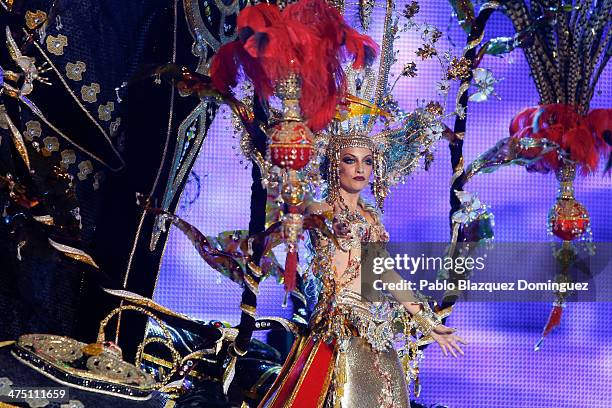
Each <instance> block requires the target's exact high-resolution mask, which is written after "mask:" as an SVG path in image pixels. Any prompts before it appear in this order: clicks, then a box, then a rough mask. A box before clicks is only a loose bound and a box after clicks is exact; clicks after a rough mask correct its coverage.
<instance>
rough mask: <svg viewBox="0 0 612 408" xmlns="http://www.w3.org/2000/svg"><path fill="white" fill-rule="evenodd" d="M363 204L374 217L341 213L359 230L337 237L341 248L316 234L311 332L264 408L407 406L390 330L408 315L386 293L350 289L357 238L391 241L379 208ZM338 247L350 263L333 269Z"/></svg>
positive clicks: (355, 266) (356, 268)
mask: <svg viewBox="0 0 612 408" xmlns="http://www.w3.org/2000/svg"><path fill="white" fill-rule="evenodd" d="M362 205H363V203H362ZM364 209H365V210H366V211H368V213H369V214H370V215H371V216H372V219H373V220H374V222H372V223H370V222H368V221H367V219H366V218H365V217H363V216H362V215H361V214H350V213H349V212H348V210H345V211H344V213H343V214H341V215H340V218H343V219H344V221H346V222H351V224H350V225H351V231H352V232H353V234H354V235H352V236H351V237H350V238H341V239H339V243H340V248H336V246H335V244H334V243H333V242H332V241H331V240H328V239H325V238H323V237H317V238H314V242H315V248H316V258H315V260H314V262H313V273H314V274H315V276H316V278H315V279H318V280H320V282H321V283H322V289H321V292H320V295H319V300H318V302H317V305H316V306H315V309H314V313H313V315H312V317H311V319H310V329H311V334H310V336H309V337H308V338H307V339H306V340H305V341H303V342H302V343H301V344H299V346H298V347H300V350H299V351H298V352H297V354H299V355H298V357H297V358H296V359H295V360H294V361H293V362H292V364H291V366H290V367H289V368H288V369H287V370H284V371H285V372H284V373H281V375H279V377H278V378H279V380H278V381H277V383H276V384H275V385H274V386H273V387H272V389H271V390H270V391H269V393H268V395H267V396H266V398H265V399H264V402H263V403H262V405H261V406H262V407H286V406H291V407H293V406H296V407H297V406H312V407H323V406H324V407H337V406H344V407H355V406H360V407H374V406H383V407H398V408H399V407H408V406H409V399H408V395H407V384H406V380H405V376H404V373H403V370H402V365H401V363H400V361H399V359H398V357H397V353H396V351H395V349H394V348H393V338H394V333H393V330H392V323H393V320H394V319H397V318H400V319H401V318H405V317H406V312H405V311H404V310H403V307H402V306H401V305H398V304H397V303H396V302H393V301H390V299H387V298H385V297H384V296H383V297H381V298H379V299H364V298H362V296H361V294H360V293H357V292H356V291H354V290H352V289H350V288H349V285H350V284H351V283H352V282H353V281H354V280H356V279H358V278H359V274H360V261H359V255H358V253H359V245H360V242H361V241H362V240H363V241H372V242H380V241H387V240H388V234H387V232H386V230H385V228H384V226H383V225H382V224H381V222H380V217H379V215H378V214H377V212H376V211H375V209H374V208H372V207H368V206H366V207H365V208H364ZM327 216H328V217H329V216H330V214H327ZM339 250H344V251H348V252H349V261H348V265H347V267H346V268H345V270H344V271H342V273H341V274H336V273H335V271H334V269H333V268H332V266H331V263H332V258H333V256H334V253H335V251H339ZM355 253H357V255H356V254H355Z"/></svg>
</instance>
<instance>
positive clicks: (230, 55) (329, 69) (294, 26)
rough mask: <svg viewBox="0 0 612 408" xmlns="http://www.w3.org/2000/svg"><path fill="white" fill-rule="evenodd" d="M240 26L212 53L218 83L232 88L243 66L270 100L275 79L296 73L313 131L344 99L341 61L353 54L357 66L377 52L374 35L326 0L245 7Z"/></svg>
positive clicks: (223, 89) (213, 73) (304, 111)
mask: <svg viewBox="0 0 612 408" xmlns="http://www.w3.org/2000/svg"><path fill="white" fill-rule="evenodd" d="M237 29H238V37H239V38H238V40H236V41H233V42H231V43H228V44H226V45H224V46H222V47H221V48H220V49H219V51H218V53H217V55H215V57H214V58H213V61H212V65H211V77H212V78H213V84H214V86H215V88H216V89H218V90H219V91H220V92H230V90H231V88H232V87H234V86H235V85H236V82H237V76H238V67H242V69H243V71H244V73H245V75H246V76H247V77H248V78H249V79H250V80H251V81H252V82H253V85H254V87H255V89H256V91H257V93H258V94H259V96H260V97H261V98H262V99H267V98H268V97H270V96H271V95H272V93H273V90H274V84H275V83H276V81H278V80H280V79H283V78H285V77H287V76H288V74H289V73H291V72H295V73H297V74H298V75H299V76H300V77H301V80H302V96H301V98H300V107H301V109H302V114H303V116H304V118H305V119H306V121H307V124H308V126H309V127H310V128H311V129H312V130H313V131H315V132H316V131H318V130H321V129H323V128H324V127H325V126H327V124H328V123H329V122H330V121H331V119H332V118H333V117H334V115H335V113H336V107H337V105H338V104H339V103H340V102H341V101H342V99H343V98H344V94H345V89H346V81H345V79H344V76H343V75H342V65H341V64H342V63H343V62H344V61H346V60H347V58H348V57H349V56H350V57H352V58H354V62H353V66H354V67H355V68H362V67H363V66H364V65H365V64H366V63H369V62H370V61H371V60H373V58H374V57H375V55H376V53H377V52H378V46H377V45H376V43H375V42H374V41H373V40H372V39H371V38H370V37H368V36H366V35H362V34H360V33H358V32H357V31H356V30H354V29H353V28H351V27H350V26H349V25H348V24H347V23H346V21H344V18H343V17H342V15H341V14H340V13H339V12H338V11H337V10H336V9H335V8H333V7H331V6H329V5H328V4H327V3H326V2H325V1H324V0H302V1H300V2H297V3H293V4H291V5H289V6H287V7H286V8H285V9H284V10H283V11H282V12H281V11H280V10H279V9H278V7H277V6H275V5H269V4H258V5H255V6H251V7H247V8H245V9H244V10H243V11H241V12H240V14H239V15H238V25H237ZM232 64H233V66H232Z"/></svg>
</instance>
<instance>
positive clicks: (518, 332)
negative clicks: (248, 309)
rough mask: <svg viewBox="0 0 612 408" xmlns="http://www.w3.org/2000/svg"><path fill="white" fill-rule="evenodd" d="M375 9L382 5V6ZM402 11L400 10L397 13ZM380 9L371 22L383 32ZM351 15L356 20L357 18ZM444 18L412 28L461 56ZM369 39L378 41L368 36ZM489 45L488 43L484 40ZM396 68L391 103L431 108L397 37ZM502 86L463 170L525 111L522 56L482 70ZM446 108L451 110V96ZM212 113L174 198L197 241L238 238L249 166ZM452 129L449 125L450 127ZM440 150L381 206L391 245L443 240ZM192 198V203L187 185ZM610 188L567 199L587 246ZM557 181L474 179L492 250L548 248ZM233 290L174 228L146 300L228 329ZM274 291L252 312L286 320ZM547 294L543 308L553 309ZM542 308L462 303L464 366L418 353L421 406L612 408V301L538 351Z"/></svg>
mask: <svg viewBox="0 0 612 408" xmlns="http://www.w3.org/2000/svg"><path fill="white" fill-rule="evenodd" d="M381 3H382V2H381ZM403 6H404V5H403V4H402V3H400V4H398V5H397V9H398V10H401V9H402V8H403ZM380 11H381V10H378V11H377V13H378V14H376V15H375V20H374V23H373V32H374V33H376V32H378V33H380V31H381V22H382V19H381V18H380V16H381V14H380ZM352 15H355V16H356V13H353V14H352ZM450 15H451V8H450V6H449V5H448V3H447V2H445V1H442V0H430V1H426V2H425V1H424V2H421V12H420V13H419V14H418V15H417V18H416V20H417V21H419V22H427V23H430V24H432V25H435V26H437V27H438V28H440V29H441V30H442V31H443V32H444V34H445V35H444V37H443V38H442V39H441V40H440V46H439V47H438V49H439V50H442V51H444V50H445V49H449V50H451V51H452V52H453V53H454V54H455V55H460V54H461V49H462V46H463V45H464V44H465V34H464V33H463V32H462V30H461V29H460V28H459V27H458V26H457V25H456V24H453V23H452V22H451V20H450ZM499 35H506V36H511V35H512V27H511V24H510V23H509V21H508V20H507V19H506V18H505V17H504V16H503V15H501V14H497V15H494V17H493V18H492V20H491V22H490V23H489V24H488V26H487V38H488V37H494V36H499ZM373 36H374V37H375V38H376V36H375V35H373ZM485 40H486V38H485ZM398 45H399V47H398V48H399V49H400V50H401V52H400V54H399V62H398V63H397V64H396V70H397V69H400V68H401V66H402V65H403V64H404V63H405V62H407V61H415V62H417V65H418V68H419V76H418V77H417V78H402V79H401V80H400V82H399V84H398V89H397V90H398V92H396V94H397V96H398V98H399V101H400V104H401V105H402V106H403V107H404V108H406V109H410V108H414V107H415V106H416V100H417V99H426V100H430V99H433V98H437V99H438V100H440V97H439V96H436V88H435V83H436V82H437V81H438V79H439V77H440V68H439V67H438V66H437V65H436V64H435V63H432V62H431V61H426V62H425V63H422V62H420V58H418V57H417V56H416V55H415V54H414V51H415V50H416V49H417V47H418V46H419V45H421V42H420V40H419V37H418V35H416V34H414V33H410V32H408V33H404V34H403V35H402V37H401V39H400V40H399V41H398ZM482 66H483V67H486V68H489V69H491V70H492V72H493V73H494V75H495V77H496V78H497V79H499V80H500V82H499V83H497V84H496V85H495V92H496V94H497V95H498V96H499V98H501V99H497V98H496V97H495V96H491V98H490V100H489V101H487V102H484V103H470V105H469V120H468V129H467V132H466V136H465V144H464V152H465V160H466V163H469V162H471V161H472V160H473V159H474V158H475V157H476V156H477V155H478V154H479V153H481V152H483V151H484V150H486V149H487V148H489V147H491V146H492V145H493V144H494V143H495V142H496V141H497V140H498V139H500V138H502V137H505V136H507V135H508V126H509V123H510V120H511V118H512V117H513V115H515V114H516V113H517V112H519V111H520V110H521V109H522V108H524V107H527V106H533V105H535V104H537V102H538V96H537V92H536V90H535V87H534V85H533V82H532V81H531V78H530V77H529V70H528V66H527V63H526V61H525V58H524V56H523V54H522V52H521V51H520V50H519V51H515V52H513V53H512V54H510V55H509V56H507V57H505V58H503V59H502V58H495V57H488V58H487V59H486V60H485V61H484V62H483V64H482ZM611 73H612V70H611V69H610V67H608V69H607V70H606V71H605V72H604V74H603V75H602V78H601V80H600V83H599V86H598V90H599V91H598V92H596V95H595V98H594V100H593V103H592V106H591V107H592V108H597V107H611V106H612V95H610V89H612V75H610V74H611ZM455 91H456V88H454V89H451V92H450V93H449V98H448V101H447V102H448V103H447V107H448V108H449V110H451V111H452V110H453V108H454V95H455V94H454V92H455ZM223 112H225V113H221V114H219V115H218V117H217V119H216V120H215V122H214V124H213V127H212V129H211V131H210V133H209V136H208V140H207V142H206V143H205V145H204V147H203V148H202V151H201V153H200V157H199V158H198V161H197V163H196V165H195V167H194V173H195V175H192V181H193V182H192V183H190V185H189V186H188V188H187V189H186V192H185V193H184V196H183V203H184V204H185V205H183V206H182V207H181V208H180V210H179V215H180V216H181V217H183V218H184V219H186V220H187V221H188V222H190V223H193V224H194V225H196V226H197V227H198V228H200V229H201V230H202V231H203V232H204V233H207V234H217V233H219V232H221V231H226V230H231V229H246V228H247V226H248V217H249V197H250V183H251V177H250V168H249V169H245V165H246V163H245V164H241V160H243V158H242V156H239V155H238V152H239V150H238V140H236V139H233V138H232V137H231V132H229V131H228V124H229V121H228V120H227V116H228V115H229V114H228V113H227V109H225V110H224V111H223ZM449 125H451V126H452V121H449ZM451 173H452V171H451V165H450V158H449V152H448V148H447V146H446V144H445V143H440V144H439V146H438V148H437V149H436V151H435V161H434V163H433V164H432V166H431V168H430V170H429V171H428V172H425V171H421V172H419V173H418V174H416V175H415V176H413V177H412V178H411V179H410V180H409V181H408V182H407V183H406V184H405V185H401V186H399V187H398V188H396V189H394V190H393V191H392V193H391V196H390V198H389V199H388V200H387V203H386V210H385V218H384V221H385V224H386V225H387V228H388V230H389V233H390V234H391V239H392V240H395V241H436V242H444V241H447V240H448V239H449V227H448V211H449V203H448V201H449V200H448V197H449V179H450V177H451ZM196 178H198V179H199V183H200V186H201V193H200V196H199V198H197V199H196V200H195V201H194V202H192V203H188V202H189V201H190V197H191V196H192V195H193V191H194V186H195V185H196V184H197V183H196V182H195V179H196ZM610 187H612V182H611V180H610V178H609V176H601V172H600V173H599V174H598V175H595V176H591V177H589V178H586V179H579V180H578V181H577V183H576V197H577V199H578V200H580V201H581V202H582V203H583V204H584V205H585V206H586V207H587V209H588V211H589V213H590V216H591V220H592V224H593V235H594V240H595V241H612V220H610V218H612V211H611V210H610V207H609V200H610V198H612V195H611V194H610ZM556 188H557V182H556V180H555V177H554V175H552V174H549V175H539V174H530V173H527V172H526V171H525V170H524V169H523V168H520V167H516V168H515V167H510V168H504V169H501V170H499V171H497V172H495V173H493V174H487V175H480V176H477V177H476V178H475V179H474V180H473V181H472V182H471V183H470V184H468V185H467V186H466V189H467V190H469V191H471V192H477V193H478V195H479V197H480V198H481V200H482V201H483V202H485V203H486V204H488V205H489V206H490V207H491V209H492V211H493V212H494V214H495V224H496V225H495V235H496V238H495V239H496V240H498V241H523V242H525V241H550V240H551V239H550V237H549V236H548V235H547V233H546V216H547V213H548V209H549V208H550V207H551V205H552V204H553V202H554V198H555V196H556ZM240 293H241V291H240V289H239V288H238V287H237V285H235V284H233V283H232V282H230V281H229V280H227V279H226V278H224V277H220V276H219V275H218V274H217V273H215V272H214V271H213V270H212V269H211V268H209V267H208V266H207V265H205V264H204V262H203V261H202V260H201V259H200V258H199V256H198V254H197V253H196V251H195V250H194V249H193V248H192V246H191V245H190V243H189V242H188V240H187V239H186V238H185V237H184V236H183V235H181V234H180V232H178V231H177V230H176V229H173V230H172V231H171V233H170V238H169V241H168V244H167V248H166V251H165V257H164V260H163V265H162V268H161V273H160V276H159V281H158V285H157V288H156V291H155V295H154V297H155V300H156V301H158V302H160V303H161V304H163V305H165V306H167V307H170V308H172V309H175V310H177V311H179V312H182V313H186V314H188V315H191V316H194V317H197V318H200V319H219V320H225V321H228V322H231V323H233V324H235V323H237V322H238V319H239V316H240V314H239V308H238V306H239V304H240ZM282 298H283V289H282V287H281V286H279V285H278V284H276V282H273V281H271V280H270V281H267V282H264V283H263V284H262V287H261V296H260V300H259V304H258V314H259V315H261V316H264V315H277V316H286V317H289V316H290V310H289V309H283V308H282V307H281V306H280V305H281V303H282ZM552 300H553V298H552V294H551V303H552ZM550 306H551V305H550V304H548V303H547V304H544V303H537V304H535V303H460V304H458V305H457V306H456V309H455V312H454V313H453V315H452V316H451V317H450V319H449V321H448V325H450V326H452V327H457V328H458V330H459V333H460V335H462V336H463V337H464V338H465V339H467V340H468V341H469V342H470V344H469V345H467V346H466V347H465V351H466V356H464V357H461V358H460V359H454V358H452V357H451V358H445V357H444V356H443V354H442V352H441V350H440V348H439V347H437V346H436V345H433V346H431V347H429V348H428V349H426V352H425V360H424V361H423V363H422V366H421V372H422V374H421V380H422V383H423V391H422V393H421V397H420V398H419V400H420V401H422V402H425V403H428V404H431V403H434V402H440V403H444V404H446V405H448V406H449V407H453V408H464V407H530V406H533V407H557V408H561V407H602V408H603V407H611V406H612V341H611V340H610V336H612V325H611V324H609V322H607V317H608V316H610V315H612V303H598V304H595V303H580V304H578V303H570V304H569V305H568V307H567V308H566V309H565V314H564V316H563V320H562V323H561V326H560V327H558V328H557V329H556V330H555V331H554V332H553V333H552V334H551V335H550V336H549V338H548V339H547V341H546V343H545V345H544V348H543V349H542V350H541V351H539V352H535V351H534V350H533V346H534V343H535V342H536V341H537V339H538V338H539V337H540V334H541V330H542V327H543V325H544V323H545V322H546V319H547V317H548V313H549V310H550Z"/></svg>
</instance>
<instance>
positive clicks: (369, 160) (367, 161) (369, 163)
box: [365, 159, 374, 166]
mask: <svg viewBox="0 0 612 408" xmlns="http://www.w3.org/2000/svg"><path fill="white" fill-rule="evenodd" d="M373 163H374V162H373V161H372V159H366V160H365V164H367V165H368V166H371V165H372V164H373Z"/></svg>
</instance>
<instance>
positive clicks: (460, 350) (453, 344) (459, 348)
mask: <svg viewBox="0 0 612 408" xmlns="http://www.w3.org/2000/svg"><path fill="white" fill-rule="evenodd" d="M451 344H452V346H453V347H454V348H455V349H456V350H457V351H458V352H459V353H460V354H461V355H462V356H465V353H464V352H463V350H462V349H461V347H459V345H458V344H457V343H454V342H453V343H451Z"/></svg>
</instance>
